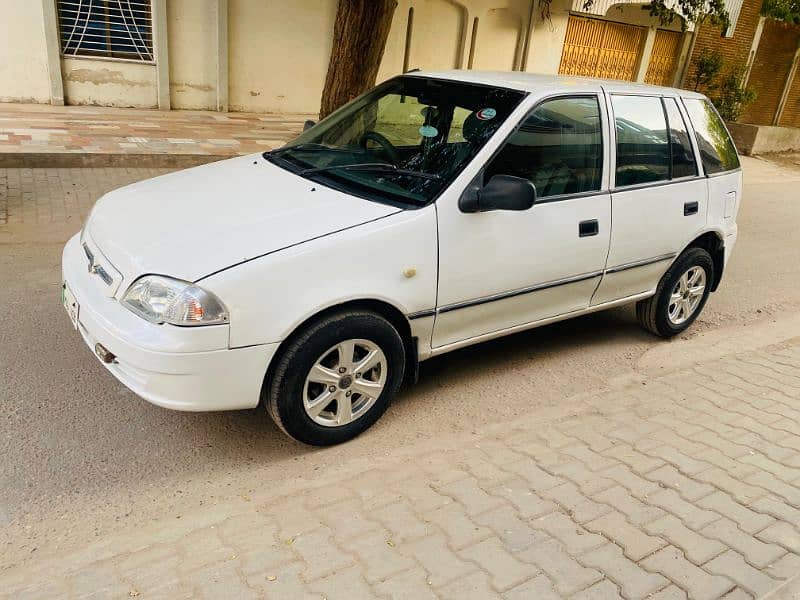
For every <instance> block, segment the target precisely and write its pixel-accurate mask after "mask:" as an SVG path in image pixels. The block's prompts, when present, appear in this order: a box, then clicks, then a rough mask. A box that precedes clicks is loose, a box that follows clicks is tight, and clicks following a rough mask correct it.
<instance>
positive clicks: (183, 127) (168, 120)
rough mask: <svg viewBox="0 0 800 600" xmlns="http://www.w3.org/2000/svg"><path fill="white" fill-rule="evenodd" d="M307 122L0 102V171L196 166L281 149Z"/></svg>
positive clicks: (289, 117)
mask: <svg viewBox="0 0 800 600" xmlns="http://www.w3.org/2000/svg"><path fill="white" fill-rule="evenodd" d="M308 118H316V117H314V116H313V115H274V114H251V113H219V112H210V111H208V112H206V111H177V110H176V111H159V110H141V109H132V108H104V107H95V106H91V107H90V106H61V107H58V106H49V105H41V104H0V166H13V167H49V166H107V165H110V164H114V165H118V166H134V167H135V166H173V165H188V164H192V163H194V164H196V163H198V162H203V161H205V162H208V160H211V159H212V158H213V157H226V156H235V155H238V154H249V153H253V152H263V151H264V150H269V149H271V148H274V147H277V146H281V145H283V144H284V143H286V142H287V141H288V140H290V139H291V138H293V137H295V136H296V135H297V134H298V132H299V131H300V130H301V129H302V124H303V122H304V121H305V120H306V119H308ZM204 157H205V158H204ZM159 161H161V162H159Z"/></svg>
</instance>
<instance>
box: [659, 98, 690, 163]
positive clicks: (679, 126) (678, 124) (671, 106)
mask: <svg viewBox="0 0 800 600" xmlns="http://www.w3.org/2000/svg"><path fill="white" fill-rule="evenodd" d="M664 108H665V109H666V111H667V121H668V122H669V144H670V155H671V158H672V178H673V179H677V178H678V177H691V176H693V175H697V164H696V163H695V160H694V150H692V141H691V140H690V139H689V131H688V130H687V128H686V123H685V122H684V121H683V116H682V115H681V111H680V110H679V109H678V103H677V102H676V101H675V98H664Z"/></svg>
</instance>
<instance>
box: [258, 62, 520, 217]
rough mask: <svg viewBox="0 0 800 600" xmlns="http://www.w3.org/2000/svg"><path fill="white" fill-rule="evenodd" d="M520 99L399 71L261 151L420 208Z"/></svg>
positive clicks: (330, 180)
mask: <svg viewBox="0 0 800 600" xmlns="http://www.w3.org/2000/svg"><path fill="white" fill-rule="evenodd" d="M523 97H524V93H523V92H519V91H516V90H509V89H504V88H497V87H490V86H484V85H474V84H468V83H463V82H455V81H447V80H442V79H430V78H424V77H412V76H406V77H398V78H396V79H392V80H390V81H387V82H386V83H384V84H382V85H380V86H378V87H377V88H375V89H374V90H372V91H371V92H368V93H367V94H365V95H364V96H361V97H360V98H357V99H356V100H355V101H353V102H351V103H350V104H347V105H345V106H344V107H342V108H341V109H339V110H338V111H336V112H334V113H333V114H331V115H330V116H329V117H328V118H326V119H324V120H323V121H321V122H320V123H319V124H317V125H316V126H314V127H313V128H311V129H309V130H308V131H306V132H305V133H303V134H302V135H300V136H299V137H298V138H296V139H295V140H293V141H292V142H291V143H290V144H288V145H287V146H284V147H283V148H281V149H279V150H277V151H274V152H272V153H268V154H267V155H266V156H267V157H268V158H270V159H272V160H274V162H275V163H276V164H278V165H280V166H283V167H284V168H287V169H290V170H292V171H293V172H295V173H298V174H299V175H302V176H303V177H307V178H309V179H312V180H314V181H319V182H320V183H324V184H328V185H331V187H335V188H337V189H342V190H344V191H347V192H349V193H352V194H354V195H358V196H361V197H364V198H369V199H373V200H379V201H385V202H391V203H392V204H397V205H401V206H421V205H424V204H426V203H428V202H430V201H431V200H433V199H434V198H436V196H437V195H438V194H439V193H440V192H441V191H442V190H443V189H444V188H445V186H447V185H448V183H450V182H451V181H452V180H453V179H454V178H455V177H456V176H457V175H458V174H459V173H460V172H461V170H462V169H463V168H464V167H465V166H466V164H467V163H468V162H469V161H470V160H471V159H472V157H474V156H475V154H476V153H477V152H478V151H479V150H480V149H481V148H482V147H483V145H484V144H485V143H486V141H487V140H488V139H489V138H490V137H491V136H492V135H493V134H494V133H495V132H496V131H497V129H498V128H499V127H500V126H501V125H502V124H503V122H505V120H506V119H507V118H508V116H509V115H510V114H511V112H512V111H513V110H514V108H515V107H516V106H517V105H518V104H519V102H520V101H521V100H522V98H523Z"/></svg>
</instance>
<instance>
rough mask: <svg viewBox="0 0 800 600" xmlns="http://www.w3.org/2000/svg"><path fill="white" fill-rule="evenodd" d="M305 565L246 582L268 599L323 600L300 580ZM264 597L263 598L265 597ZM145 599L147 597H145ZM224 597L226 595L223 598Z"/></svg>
mask: <svg viewBox="0 0 800 600" xmlns="http://www.w3.org/2000/svg"><path fill="white" fill-rule="evenodd" d="M304 568H305V567H304V565H303V563H301V562H299V561H297V562H294V563H291V564H288V565H283V566H282V567H280V568H279V569H276V570H274V571H271V570H268V571H266V572H261V573H254V574H252V575H249V576H248V577H247V578H246V580H247V583H248V585H249V586H250V588H251V589H254V590H263V595H265V596H266V597H267V598H303V599H304V600H305V598H308V599H309V600H312V599H313V600H322V596H320V595H318V594H312V593H311V590H309V589H308V588H307V587H306V584H305V582H304V581H303V580H302V579H301V578H300V572H301V571H302V570H303V569H304ZM263 595H262V597H263ZM143 597H145V596H144V595H143ZM164 597H165V598H169V596H164ZM222 597H224V595H223V596H222Z"/></svg>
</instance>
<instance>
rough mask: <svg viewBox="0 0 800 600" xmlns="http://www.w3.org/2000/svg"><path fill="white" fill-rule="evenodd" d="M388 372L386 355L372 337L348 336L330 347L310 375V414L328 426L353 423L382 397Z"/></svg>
mask: <svg viewBox="0 0 800 600" xmlns="http://www.w3.org/2000/svg"><path fill="white" fill-rule="evenodd" d="M387 373H388V362H387V360H386V356H385V355H384V353H383V351H382V350H381V349H380V347H379V346H378V345H377V344H375V343H373V342H370V341H369V340H346V341H344V342H341V343H339V344H337V345H335V346H333V347H332V348H329V349H328V351H327V352H325V353H324V354H323V355H322V356H320V357H319V358H318V359H317V361H316V362H315V363H314V366H312V367H311V370H310V371H309V373H308V376H307V377H306V383H305V386H304V387H303V406H304V407H305V409H306V414H307V415H308V416H309V417H311V420H313V421H314V422H315V423H318V424H319V425H324V426H325V427H340V426H342V425H347V424H348V423H352V422H353V421H355V420H356V419H358V418H360V417H362V416H363V415H364V414H365V413H366V412H367V411H368V410H369V409H370V408H372V405H373V404H375V401H376V400H377V399H378V397H380V395H381V392H382V391H383V388H384V386H385V385H386V377H387Z"/></svg>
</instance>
